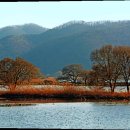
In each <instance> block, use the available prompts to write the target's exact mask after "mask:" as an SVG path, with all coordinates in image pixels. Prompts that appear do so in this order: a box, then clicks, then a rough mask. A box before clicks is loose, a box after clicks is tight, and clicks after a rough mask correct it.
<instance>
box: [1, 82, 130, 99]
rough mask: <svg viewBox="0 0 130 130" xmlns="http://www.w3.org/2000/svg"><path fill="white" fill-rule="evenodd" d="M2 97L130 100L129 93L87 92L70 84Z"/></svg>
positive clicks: (4, 93)
mask: <svg viewBox="0 0 130 130" xmlns="http://www.w3.org/2000/svg"><path fill="white" fill-rule="evenodd" d="M0 97H1V100H3V99H2V98H6V99H22V100H24V99H25V100H26V99H28V98H31V99H46V98H48V99H49V98H57V99H66V100H72V99H81V101H87V100H130V94H128V93H127V92H114V93H111V92H107V91H104V90H102V89H92V90H87V89H86V88H85V87H83V86H80V87H79V86H74V85H68V84H62V85H61V84H60V85H55V86H53V85H49V86H47V87H44V88H34V87H31V86H25V87H19V88H17V89H16V90H14V91H0Z"/></svg>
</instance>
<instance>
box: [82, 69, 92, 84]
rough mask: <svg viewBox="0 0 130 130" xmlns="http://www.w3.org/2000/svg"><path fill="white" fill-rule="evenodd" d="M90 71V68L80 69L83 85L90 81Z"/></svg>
mask: <svg viewBox="0 0 130 130" xmlns="http://www.w3.org/2000/svg"><path fill="white" fill-rule="evenodd" d="M90 73H91V70H82V71H81V74H80V76H81V77H82V80H83V82H84V84H85V85H87V84H89V82H90Z"/></svg>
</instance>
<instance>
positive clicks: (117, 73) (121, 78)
mask: <svg viewBox="0 0 130 130" xmlns="http://www.w3.org/2000/svg"><path fill="white" fill-rule="evenodd" d="M91 61H92V69H91V70H85V69H83V67H82V65H80V64H71V65H68V66H65V67H64V68H63V69H62V75H61V76H60V77H59V78H58V79H59V80H66V81H68V82H72V83H75V84H78V83H83V82H84V84H85V85H96V86H104V87H105V86H109V87H110V89H111V92H114V90H115V88H116V86H117V85H119V83H120V82H123V83H125V85H126V87H127V92H129V79H130V47H129V46H112V45H106V46H103V47H101V48H100V49H96V50H94V51H92V53H91Z"/></svg>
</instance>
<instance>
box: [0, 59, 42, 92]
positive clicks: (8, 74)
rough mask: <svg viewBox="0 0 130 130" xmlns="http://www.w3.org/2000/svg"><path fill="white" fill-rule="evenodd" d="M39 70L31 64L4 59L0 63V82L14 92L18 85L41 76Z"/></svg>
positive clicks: (20, 60) (19, 60)
mask: <svg viewBox="0 0 130 130" xmlns="http://www.w3.org/2000/svg"><path fill="white" fill-rule="evenodd" d="M39 72H40V71H39V69H38V68H37V67H35V66H34V65H32V64H31V63H29V62H27V61H25V60H23V59H21V58H16V59H15V60H13V59H10V58H4V59H3V60H1V61H0V80H1V81H2V82H3V83H4V84H5V85H8V86H9V89H10V90H14V89H15V88H16V85H17V84H20V83H22V82H23V81H28V82H29V80H30V79H32V78H35V77H37V76H39Z"/></svg>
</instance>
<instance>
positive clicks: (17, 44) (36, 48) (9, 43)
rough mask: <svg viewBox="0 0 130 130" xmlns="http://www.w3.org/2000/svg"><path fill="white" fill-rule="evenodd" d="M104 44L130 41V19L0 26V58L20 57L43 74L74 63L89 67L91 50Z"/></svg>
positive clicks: (122, 43)
mask: <svg viewBox="0 0 130 130" xmlns="http://www.w3.org/2000/svg"><path fill="white" fill-rule="evenodd" d="M105 44H113V45H130V21H116V22H112V21H101V22H100V21H99V22H84V21H71V22H68V23H65V24H63V25H60V26H57V27H55V28H52V29H48V28H43V27H41V26H38V25H36V24H25V25H21V26H8V27H4V28H1V29H0V58H4V57H16V56H20V57H23V58H25V59H26V60H28V61H30V62H32V63H33V64H35V65H36V66H38V67H40V69H41V70H42V72H43V73H45V74H55V73H56V72H57V71H59V70H61V69H62V68H63V67H64V66H65V65H68V64H74V63H75V64H82V65H83V66H84V67H85V68H90V67H91V62H90V53H91V51H92V50H93V49H95V48H99V47H101V46H102V45H105Z"/></svg>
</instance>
